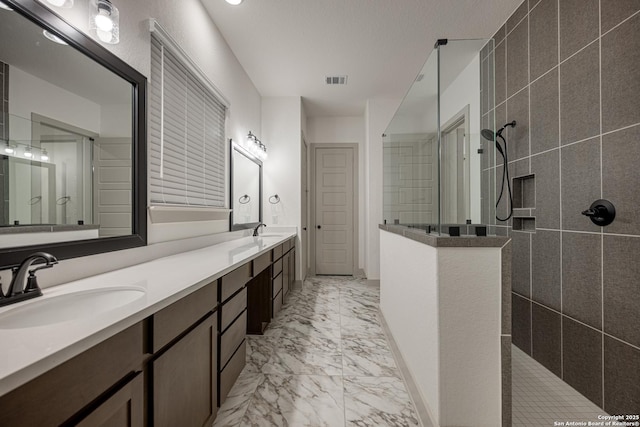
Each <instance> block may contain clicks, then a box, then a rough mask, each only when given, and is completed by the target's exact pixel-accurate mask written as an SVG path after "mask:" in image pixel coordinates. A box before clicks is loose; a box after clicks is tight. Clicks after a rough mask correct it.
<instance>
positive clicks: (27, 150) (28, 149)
mask: <svg viewBox="0 0 640 427" xmlns="http://www.w3.org/2000/svg"><path fill="white" fill-rule="evenodd" d="M23 155H24V156H25V157H26V158H27V159H30V158H32V157H33V152H32V151H31V147H29V146H27V147H25V148H24V154H23Z"/></svg>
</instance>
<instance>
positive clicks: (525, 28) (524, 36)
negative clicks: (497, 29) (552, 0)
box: [507, 18, 529, 97]
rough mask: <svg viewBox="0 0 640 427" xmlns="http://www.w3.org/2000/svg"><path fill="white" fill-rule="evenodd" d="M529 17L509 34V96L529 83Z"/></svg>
mask: <svg viewBox="0 0 640 427" xmlns="http://www.w3.org/2000/svg"><path fill="white" fill-rule="evenodd" d="M527 21H528V18H527V19H525V20H524V21H522V22H521V23H520V24H518V25H517V26H516V27H515V29H514V30H513V31H512V32H511V33H509V34H508V35H507V97H510V96H512V95H513V94H515V93H516V92H518V91H519V90H520V89H522V88H523V87H525V86H526V85H527V84H528V83H529V46H528V43H529V24H528V22H527Z"/></svg>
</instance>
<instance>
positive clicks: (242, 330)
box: [220, 311, 247, 367]
mask: <svg viewBox="0 0 640 427" xmlns="http://www.w3.org/2000/svg"><path fill="white" fill-rule="evenodd" d="M246 335H247V312H246V311H245V312H244V313H242V315H241V316H240V317H238V319H236V321H235V322H233V324H232V325H231V326H229V328H228V329H227V330H226V331H225V332H224V333H223V334H222V336H221V337H220V366H221V367H224V365H225V364H226V363H227V361H228V360H229V358H230V357H231V355H232V354H233V352H234V351H236V348H238V346H239V345H240V343H241V342H242V340H244V338H245V337H246Z"/></svg>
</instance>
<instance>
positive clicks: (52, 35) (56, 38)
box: [42, 30, 67, 46]
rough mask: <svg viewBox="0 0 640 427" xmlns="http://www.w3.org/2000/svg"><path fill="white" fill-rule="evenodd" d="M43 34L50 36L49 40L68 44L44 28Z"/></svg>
mask: <svg viewBox="0 0 640 427" xmlns="http://www.w3.org/2000/svg"><path fill="white" fill-rule="evenodd" d="M42 35H44V36H45V37H46V38H48V39H49V40H51V41H52V42H54V43H58V44H61V45H65V46H66V45H67V42H66V41H64V40H62V39H61V38H60V37H58V36H56V35H55V34H52V33H50V32H49V31H47V30H42Z"/></svg>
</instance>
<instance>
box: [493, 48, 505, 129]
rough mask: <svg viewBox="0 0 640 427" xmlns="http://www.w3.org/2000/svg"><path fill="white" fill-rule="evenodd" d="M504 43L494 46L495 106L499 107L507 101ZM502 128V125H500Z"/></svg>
mask: <svg viewBox="0 0 640 427" xmlns="http://www.w3.org/2000/svg"><path fill="white" fill-rule="evenodd" d="M506 44H507V43H506V41H504V40H503V41H502V42H501V43H500V44H498V45H497V46H496V49H495V51H494V53H495V62H494V64H495V67H496V68H495V73H496V80H495V81H496V83H495V86H496V105H500V104H501V103H503V102H504V101H505V100H506V99H507V52H506V47H505V46H506ZM500 126H502V125H500Z"/></svg>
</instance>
